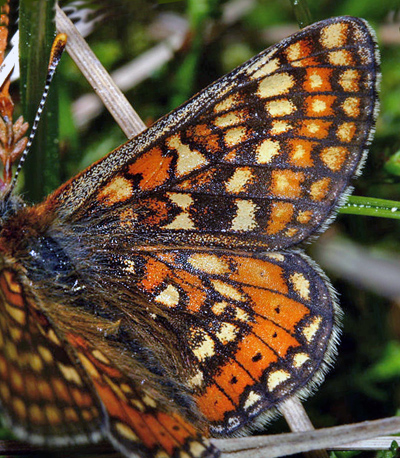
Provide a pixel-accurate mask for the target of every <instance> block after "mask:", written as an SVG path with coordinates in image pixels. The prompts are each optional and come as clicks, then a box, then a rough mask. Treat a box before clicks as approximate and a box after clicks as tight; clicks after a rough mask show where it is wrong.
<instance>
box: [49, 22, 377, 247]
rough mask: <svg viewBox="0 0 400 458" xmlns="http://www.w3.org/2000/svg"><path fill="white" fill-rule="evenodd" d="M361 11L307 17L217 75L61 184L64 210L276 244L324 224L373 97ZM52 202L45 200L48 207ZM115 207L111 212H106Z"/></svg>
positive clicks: (358, 154) (212, 241)
mask: <svg viewBox="0 0 400 458" xmlns="http://www.w3.org/2000/svg"><path fill="white" fill-rule="evenodd" d="M377 72H378V63H377V50H376V45H375V41H374V38H373V36H372V32H371V30H370V29H369V27H368V25H367V24H366V23H365V22H364V21H363V20H361V19H357V18H350V17H341V18H334V19H328V20H326V21H322V22H319V23H316V24H313V25H311V26H309V27H306V28H305V29H303V30H301V31H300V32H298V33H297V34H295V35H293V36H291V37H289V38H288V39H286V40H284V41H282V42H281V43H279V44H277V45H275V46H273V47H272V48H269V49H268V50H266V51H264V52H262V53H261V54H259V55H258V56H256V57H255V58H253V59H251V60H250V61H249V62H247V63H245V64H244V65H242V66H241V67H239V68H238V69H236V70H234V71H233V72H232V73H230V74H228V75H226V76H225V77H223V78H222V79H220V80H219V81H217V82H216V83H214V84H213V85H211V86H210V87H208V88H207V89H205V90H204V91H202V92H200V93H199V94H198V95H197V96H195V97H194V98H193V99H192V100H191V101H189V102H188V103H186V104H185V105H183V106H182V107H181V108H179V109H177V110H176V111H174V112H172V113H171V114H170V115H168V116H166V117H165V118H163V119H161V120H160V121H159V122H157V123H156V124H155V125H154V126H153V127H151V128H150V129H148V130H147V131H146V132H144V133H143V134H141V135H139V136H138V137H137V138H135V139H134V140H131V141H129V142H128V143H127V144H125V145H123V146H122V147H120V148H118V149H117V150H115V151H114V152H112V153H111V154H110V155H109V156H108V157H106V158H105V159H103V160H102V161H100V162H99V163H98V164H96V165H94V166H92V167H91V168H89V169H88V170H87V171H85V172H83V173H82V174H81V175H80V176H78V177H76V178H75V179H74V180H73V181H71V182H70V183H68V184H67V185H66V186H64V187H63V188H61V189H60V190H58V191H57V192H56V193H55V194H54V195H53V196H52V197H51V198H50V201H49V202H48V203H47V205H50V203H52V202H54V201H55V200H56V201H57V204H56V206H57V208H58V209H59V213H60V215H61V217H62V218H71V219H72V220H75V221H76V220H84V219H85V218H90V220H91V221H93V220H95V219H96V218H98V222H99V225H100V226H101V227H102V229H103V230H104V229H105V230H107V231H109V232H113V231H120V230H121V229H120V228H121V225H120V222H121V221H122V222H123V223H124V224H125V225H124V231H126V232H128V233H134V234H135V235H136V236H138V237H140V236H144V239H145V240H146V243H150V244H160V243H164V244H169V245H171V244H172V243H173V244H174V245H176V244H185V243H196V244H199V245H202V246H204V245H207V246H223V247H240V246H242V247H250V246H251V247H252V248H253V249H255V248H257V247H259V248H263V249H265V248H266V249H282V248H285V247H289V246H291V245H293V244H296V243H298V242H299V241H302V240H304V239H306V238H307V237H308V236H310V235H311V234H313V233H316V232H318V231H320V230H321V229H322V228H323V224H324V222H326V221H327V219H328V218H329V217H330V216H331V215H332V213H333V212H334V209H335V208H336V206H337V204H338V203H339V202H340V199H341V197H342V196H343V195H344V194H345V193H346V190H347V189H348V186H349V182H350V180H351V179H352V178H353V177H354V176H355V175H356V174H357V171H358V170H359V167H360V163H361V162H362V158H363V156H364V153H365V150H366V147H367V145H368V144H369V141H370V139H371V136H372V132H373V128H374V121H375V115H376V106H377V77H378V76H377ZM50 208H51V207H50ZM110 215H112V216H110Z"/></svg>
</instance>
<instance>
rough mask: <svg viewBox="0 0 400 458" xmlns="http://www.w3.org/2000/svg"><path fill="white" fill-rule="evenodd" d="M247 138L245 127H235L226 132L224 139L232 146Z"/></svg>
mask: <svg viewBox="0 0 400 458" xmlns="http://www.w3.org/2000/svg"><path fill="white" fill-rule="evenodd" d="M246 138H247V131H246V128H245V127H233V128H232V129H228V130H227V131H226V132H225V135H224V140H225V144H226V146H227V147H228V148H231V147H233V146H235V145H238V144H239V143H242V142H244V141H245V140H246Z"/></svg>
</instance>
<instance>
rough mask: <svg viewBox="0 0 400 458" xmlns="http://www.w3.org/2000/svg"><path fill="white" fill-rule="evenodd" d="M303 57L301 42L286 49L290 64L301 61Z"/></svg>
mask: <svg viewBox="0 0 400 458" xmlns="http://www.w3.org/2000/svg"><path fill="white" fill-rule="evenodd" d="M303 56H304V54H303V49H302V42H301V41H297V42H296V43H293V44H292V45H290V46H288V48H287V49H286V57H287V59H288V61H289V62H290V61H294V60H298V59H301V58H302V57H303Z"/></svg>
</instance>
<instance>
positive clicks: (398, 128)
mask: <svg viewBox="0 0 400 458" xmlns="http://www.w3.org/2000/svg"><path fill="white" fill-rule="evenodd" d="M293 3H294V2H293ZM297 3H298V6H297V7H296V8H294V6H293V4H292V3H291V2H290V1H289V0H287V1H282V0H197V1H196V0H180V1H179V0H178V1H168V0H159V1H154V0H153V1H150V0H134V1H132V0H114V1H113V2H112V3H111V2H109V3H107V1H86V2H83V5H81V6H80V7H79V8H78V10H79V11H80V12H81V13H82V10H83V8H84V7H92V8H93V13H92V14H91V15H90V18H92V19H93V18H95V19H99V20H98V22H97V23H96V24H95V25H94V27H93V30H92V32H91V33H90V34H89V35H88V37H87V41H88V43H89V45H90V46H91V48H92V49H93V50H94V52H95V53H96V55H97V57H98V58H99V60H100V61H101V62H102V63H103V65H104V66H105V67H106V68H107V70H108V71H110V72H113V71H115V70H116V69H119V68H121V66H123V65H126V64H127V63H128V62H131V61H132V60H133V59H136V58H138V57H140V56H142V54H143V53H145V52H147V51H149V50H150V49H152V48H153V47H154V46H156V45H158V44H159V43H160V42H161V41H162V40H165V39H166V38H167V37H168V36H170V35H171V33H172V34H173V33H176V32H177V31H178V30H180V29H179V27H182V28H183V29H184V28H185V27H187V33H186V34H184V39H183V40H182V45H181V46H179V47H178V49H176V50H174V52H173V53H172V54H173V55H172V57H171V59H170V60H169V61H168V62H166V63H164V64H163V65H161V66H160V67H159V68H158V69H157V70H155V71H152V72H151V74H150V75H148V77H146V78H145V79H144V80H143V81H142V82H141V83H140V84H138V85H136V86H135V87H133V88H131V89H129V90H126V91H125V94H126V96H127V97H128V99H129V100H130V102H131V103H132V105H133V106H134V108H135V109H136V111H137V112H138V113H139V114H140V116H141V117H142V119H143V120H144V121H145V122H146V124H151V123H152V122H154V121H155V120H157V119H158V118H159V117H160V116H162V115H164V114H166V113H167V112H168V111H170V110H171V109H173V108H175V107H177V106H178V105H179V104H180V103H182V102H184V101H185V100H186V99H187V98H189V97H190V96H192V95H193V94H195V93H196V92H198V91H199V90H200V89H202V88H203V87H205V86H207V85H208V84H210V83H211V82H213V81H214V80H215V79H217V78H218V77H220V76H222V75H224V74H225V73H227V72H228V71H230V70H231V69H233V68H234V67H235V66H237V65H240V64H241V63H243V62H244V61H246V60H247V59H248V58H250V57H252V56H253V55H255V54H256V53H257V52H259V51H261V50H263V49H265V48H267V47H268V46H270V45H272V44H274V43H275V42H276V41H278V40H280V39H282V38H284V37H285V36H287V35H288V34H290V33H292V32H294V31H296V30H297V29H298V23H297V19H299V18H300V21H303V22H307V21H308V22H315V21H318V20H322V19H325V18H328V17H331V16H340V15H351V16H358V17H363V18H365V19H367V20H368V21H369V23H370V24H371V26H372V27H373V28H374V29H375V30H376V31H377V35H378V41H379V46H380V49H381V56H382V82H381V113H380V116H379V119H378V122H377V128H376V135H375V140H374V142H373V144H372V145H371V148H370V154H369V157H368V160H367V163H366V165H365V168H364V173H363V175H362V177H361V178H359V179H358V180H357V182H356V184H355V191H354V194H355V195H358V196H368V197H374V198H381V199H390V200H397V201H400V152H399V153H397V152H398V151H400V30H399V27H400V0H379V1H376V0H363V1H360V0H336V1H335V2H332V1H331V0H308V2H307V5H308V9H307V5H306V4H305V2H297ZM61 4H62V5H64V6H66V7H68V9H69V11H72V9H71V2H62V3H61ZM235 7H241V8H243V11H242V13H239V14H238V15H237V17H236V18H235V19H233V20H230V21H229V20H228V19H229V12H230V14H233V12H234V11H235ZM227 17H228V19H227ZM178 25H179V26H178ZM44 65H45V64H44ZM52 90H53V89H52ZM56 90H58V100H59V112H58V113H59V116H58V121H57V125H58V126H59V132H57V130H54V131H53V134H54V135H55V136H56V138H57V140H58V143H57V154H59V155H60V158H59V160H58V159H57V165H55V163H54V160H53V161H52V162H50V165H49V166H45V165H44V164H43V162H41V161H42V160H41V159H39V162H38V166H39V169H40V170H44V169H45V167H49V170H51V173H48V174H47V175H50V179H49V180H46V179H43V180H41V179H40V180H39V183H38V179H36V181H35V183H33V184H31V185H29V179H28V177H27V176H25V178H26V183H27V187H26V189H25V192H26V195H27V196H28V197H30V199H31V200H40V198H41V197H42V196H43V194H44V193H48V192H49V191H50V190H51V189H54V187H55V186H56V185H57V183H56V182H57V181H59V182H62V181H64V180H65V179H67V178H69V177H70V176H72V175H73V174H74V173H76V172H78V171H79V170H81V169H82V168H84V167H86V166H88V165H90V164H91V163H92V162H93V161H94V160H96V159H98V158H100V157H102V156H103V155H105V154H106V153H108V152H109V151H110V150H112V149H113V148H115V147H117V146H118V145H119V144H120V143H123V142H124V141H125V140H126V139H125V137H124V135H123V133H122V132H121V130H120V129H119V127H118V126H117V125H116V124H115V122H114V120H113V119H112V118H111V116H110V115H109V114H108V113H107V112H106V111H101V112H100V114H99V115H98V116H96V117H94V118H91V119H89V118H88V117H87V118H86V119H85V117H84V119H83V121H82V119H81V118H82V115H80V114H79V110H78V108H77V107H79V100H82V99H80V98H81V97H82V96H84V95H85V94H87V93H90V92H92V90H91V88H90V87H89V85H88V84H87V82H86V81H85V80H84V78H83V77H82V75H81V74H80V72H79V70H78V69H77V67H76V66H75V64H74V63H73V62H72V60H71V59H70V58H69V56H67V55H65V56H64V57H63V61H62V63H61V67H60V69H59V72H58V75H57V82H56V88H55V89H54V92H56ZM39 92H40V89H39ZM84 105H85V104H84ZM56 114H57V113H54V112H53V118H54V119H56ZM79 116H81V118H79ZM76 119H81V121H79V123H80V124H82V125H81V127H79V128H78V127H77V122H76ZM396 153H397V154H396ZM30 160H32V161H33V159H31V158H30ZM32 164H33V162H32ZM58 164H60V168H58ZM29 167H31V166H29ZM32 167H33V165H32ZM27 169H28V167H26V168H25V171H26V170H27ZM399 207H400V202H399ZM393 216H394V217H396V216H397V213H396V210H394V211H393ZM399 235H400V221H399V220H398V219H397V220H396V219H393V218H381V217H367V216H359V215H351V214H339V215H338V218H337V219H336V221H335V222H334V224H333V225H331V227H330V228H329V229H328V231H327V232H326V233H325V234H324V235H323V236H322V237H320V239H319V240H318V241H317V242H316V243H313V244H312V245H310V246H309V247H308V248H307V251H308V252H309V253H310V254H311V256H313V257H314V258H316V259H318V260H319V263H320V264H321V265H322V266H323V268H324V270H325V271H326V273H327V274H328V276H329V277H330V278H331V280H332V281H333V283H334V286H335V288H336V289H337V291H338V292H339V295H340V303H341V306H342V308H343V310H344V319H343V335H342V341H341V345H340V347H339V355H338V357H337V361H336V363H335V366H334V368H333V369H332V370H331V371H330V373H329V375H328V376H327V378H326V380H325V382H324V383H323V384H322V386H321V387H320V389H319V390H318V392H317V393H316V394H315V395H314V396H313V397H311V398H310V399H309V400H308V401H307V402H306V403H305V407H306V410H307V412H308V414H309V416H310V417H311V420H312V422H313V423H314V425H315V427H318V428H319V427H323V426H333V425H341V424H345V423H352V422H357V421H363V420H372V419H377V418H383V417H387V416H392V415H396V414H397V413H398V412H399V410H398V408H399V406H400V237H399ZM287 430H288V427H287V426H286V424H285V422H284V421H283V420H278V421H277V422H274V423H272V424H271V425H270V426H268V427H266V428H265V430H264V431H262V432H261V433H270V432H282V431H287ZM346 456H349V454H347V455H346Z"/></svg>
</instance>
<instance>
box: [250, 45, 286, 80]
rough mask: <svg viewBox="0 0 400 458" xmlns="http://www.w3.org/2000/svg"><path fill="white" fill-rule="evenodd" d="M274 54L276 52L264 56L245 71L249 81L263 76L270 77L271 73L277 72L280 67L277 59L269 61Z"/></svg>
mask: <svg viewBox="0 0 400 458" xmlns="http://www.w3.org/2000/svg"><path fill="white" fill-rule="evenodd" d="M275 52H276V51H273V52H272V53H268V54H266V55H265V56H264V57H263V58H262V59H261V60H258V61H257V62H255V63H254V64H253V65H251V66H250V67H249V68H248V69H247V70H246V72H247V74H248V75H249V76H250V79H251V80H257V79H259V78H263V77H264V76H267V75H270V74H271V73H273V72H275V71H276V70H278V68H279V67H280V66H281V65H280V62H279V59H276V58H275V59H271V57H272V55H273V54H275ZM253 72H254V73H253Z"/></svg>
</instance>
